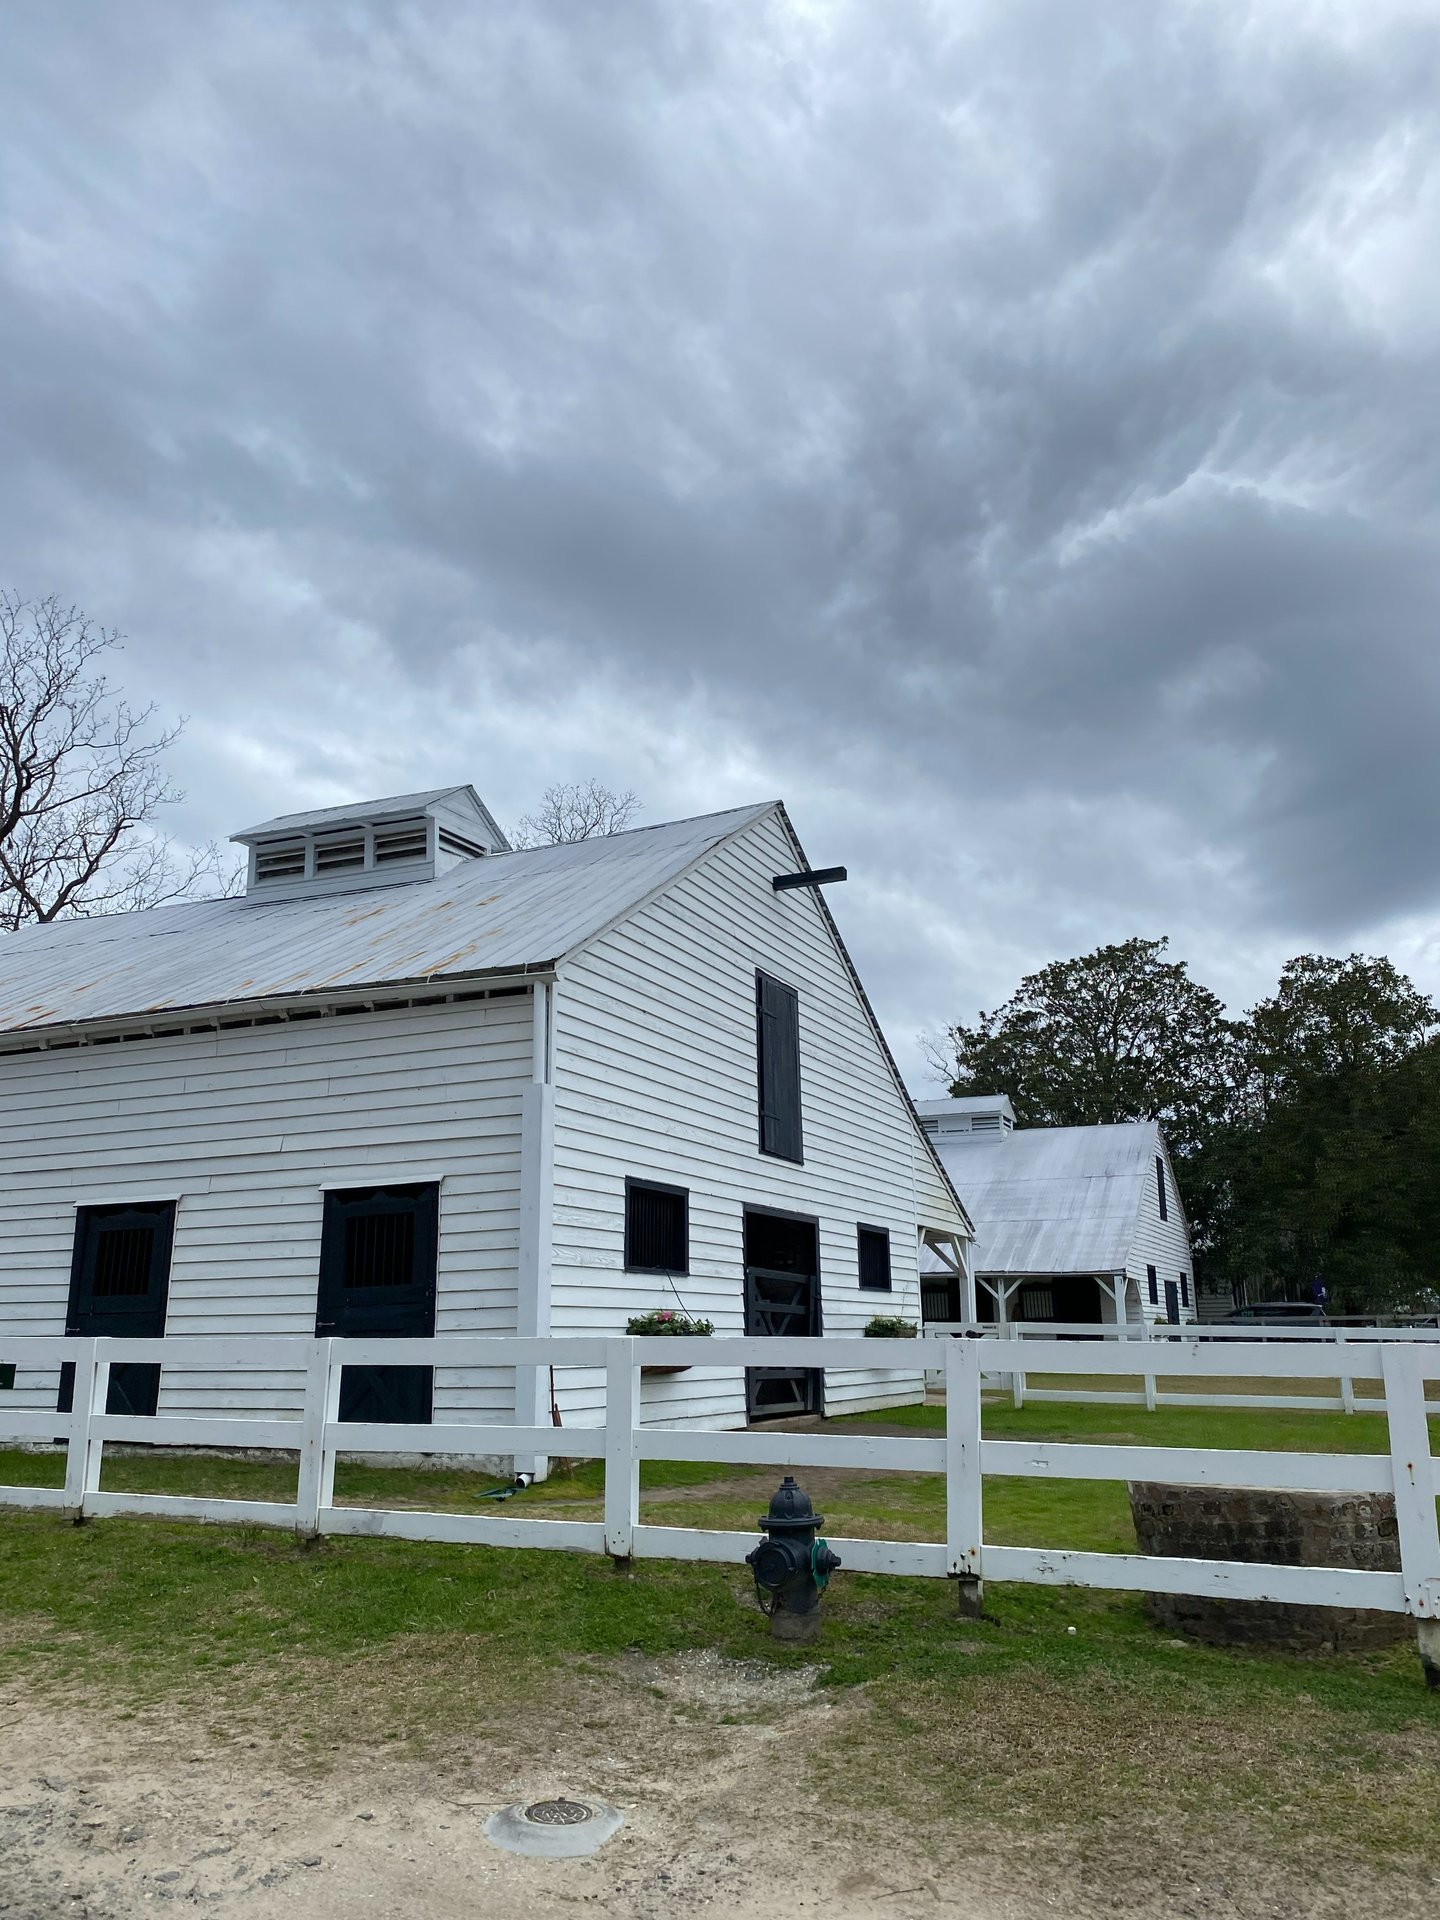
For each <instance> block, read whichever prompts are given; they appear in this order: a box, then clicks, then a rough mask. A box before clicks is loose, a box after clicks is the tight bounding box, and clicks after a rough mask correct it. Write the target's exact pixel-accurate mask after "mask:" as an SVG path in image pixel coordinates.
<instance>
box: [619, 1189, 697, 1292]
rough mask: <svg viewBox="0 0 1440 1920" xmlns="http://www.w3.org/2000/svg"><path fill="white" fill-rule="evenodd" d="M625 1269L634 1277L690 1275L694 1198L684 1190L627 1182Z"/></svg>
mask: <svg viewBox="0 0 1440 1920" xmlns="http://www.w3.org/2000/svg"><path fill="white" fill-rule="evenodd" d="M625 1265H626V1266H627V1267H628V1268H629V1269H630V1270H631V1272H633V1273H688V1272H689V1271H690V1196H689V1194H688V1193H686V1191H685V1189H684V1188H683V1187H654V1186H650V1185H649V1184H648V1183H647V1182H645V1181H642V1180H627V1181H626V1182H625Z"/></svg>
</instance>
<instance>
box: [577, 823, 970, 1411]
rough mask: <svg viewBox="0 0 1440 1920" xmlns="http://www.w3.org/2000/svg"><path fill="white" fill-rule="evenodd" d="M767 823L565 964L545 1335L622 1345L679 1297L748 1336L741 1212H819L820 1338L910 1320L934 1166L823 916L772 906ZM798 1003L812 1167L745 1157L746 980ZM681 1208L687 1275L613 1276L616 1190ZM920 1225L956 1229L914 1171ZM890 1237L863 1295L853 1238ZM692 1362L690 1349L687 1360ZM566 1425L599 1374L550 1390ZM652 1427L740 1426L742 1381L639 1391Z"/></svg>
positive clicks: (776, 861) (857, 1393) (805, 904)
mask: <svg viewBox="0 0 1440 1920" xmlns="http://www.w3.org/2000/svg"><path fill="white" fill-rule="evenodd" d="M795 865H796V856H795V849H794V846H793V844H792V842H791V841H790V839H789V837H788V835H787V834H786V832H785V830H784V828H783V826H782V824H781V823H780V821H779V820H778V819H777V818H776V817H775V816H773V815H771V816H768V817H766V818H763V819H761V820H760V821H758V822H756V823H755V824H754V825H753V826H751V827H749V828H747V829H746V830H745V831H744V832H743V833H742V834H741V835H739V836H737V837H736V838H734V839H732V840H730V841H728V842H727V843H726V844H724V845H723V846H721V847H720V848H718V849H717V850H715V851H714V852H713V853H711V854H709V855H708V856H707V857H706V858H705V859H704V860H703V862H702V863H701V864H700V865H699V866H698V867H696V868H695V869H694V870H692V871H691V872H690V873H689V874H688V875H687V876H685V877H684V878H683V879H681V880H680V881H678V882H677V883H676V884H674V885H673V886H672V887H671V888H670V889H669V890H668V891H667V892H666V893H665V894H664V895H663V896H661V897H660V898H658V899H656V900H653V901H651V902H650V903H649V904H648V905H647V906H645V907H643V908H642V909H641V910H640V911H638V912H637V913H635V914H634V915H632V916H631V917H630V918H629V919H628V920H626V921H625V922H623V923H622V924H621V925H620V926H618V927H616V928H613V929H612V930H611V931H610V932H609V933H607V934H605V935H603V936H602V937H601V938H600V939H599V940H597V941H596V942H595V943H594V944H593V945H592V946H591V947H590V948H588V949H587V950H586V951H585V952H583V953H582V954H580V955H578V956H576V957H575V958H574V959H573V960H570V961H568V962H566V963H565V964H564V966H563V967H562V969H561V972H560V982H559V988H558V995H557V998H558V1012H557V1043H556V1056H555V1057H556V1070H555V1080H556V1092H555V1112H556V1119H555V1197H554V1214H553V1244H554V1262H553V1286H552V1302H551V1324H552V1327H553V1329H554V1331H555V1332H556V1333H557V1334H560V1333H564V1334H571V1333H573V1334H592V1335H593V1334H613V1333H618V1332H623V1330H624V1327H625V1322H626V1319H627V1318H628V1317H629V1315H631V1314H633V1313H638V1312H643V1311H645V1310H647V1309H649V1308H652V1307H665V1306H671V1307H675V1306H679V1305H683V1306H684V1308H685V1309H686V1310H687V1311H689V1312H691V1313H694V1314H700V1315H705V1316H707V1317H708V1318H710V1319H712V1320H714V1322H715V1325H716V1331H717V1333H722V1334H738V1333H740V1332H742V1331H743V1301H742V1268H743V1218H742V1216H743V1210H744V1208H745V1207H746V1206H747V1205H753V1206H760V1207H773V1208H781V1209H786V1210H789V1211H793V1212H796V1213H803V1214H809V1215H814V1216H817V1217H818V1219H819V1222H820V1228H819V1237H820V1268H821V1294H822V1313H823V1320H824V1328H825V1331H826V1332H827V1333H833V1334H845V1333H858V1332H859V1331H860V1330H861V1329H862V1328H863V1327H864V1325H865V1322H866V1321H867V1320H868V1319H869V1318H870V1317H871V1315H872V1314H874V1313H876V1312H887V1313H904V1314H907V1315H909V1316H910V1317H912V1318H915V1319H918V1317H919V1295H918V1278H917V1259H916V1218H917V1192H916V1187H917V1171H916V1168H917V1158H919V1157H925V1158H928V1154H927V1150H926V1149H925V1147H924V1146H923V1144H922V1143H918V1141H917V1129H916V1127H915V1125H914V1122H913V1120H912V1118H911V1115H910V1112H909V1109H908V1107H907V1105H906V1103H905V1101H904V1099H903V1097H902V1095H901V1093H900V1091H899V1089H898V1088H897V1086H896V1083H895V1079H894V1076H893V1074H892V1072H891V1069H890V1066H889V1064H888V1063H887V1061H886V1059H885V1056H884V1053H883V1051H882V1049H881V1047H880V1045H879V1043H878V1041H877V1039H876V1037H875V1033H874V1030H873V1028H872V1026H871V1024H870V1021H869V1018H868V1016H867V1014H866V1011H865V1008H864V1006H863V1003H862V1002H861V1000H860V997H859V995H858V993H857V992H856V989H855V985H854V982H853V980H852V977H851V975H850V972H849V970H848V968H847V967H846V964H845V961H844V959H843V957H842V955H841V953H840V951H839V950H838V948H837V946H836V943H835V940H834V938H833V936H832V934H831V932H830V930H829V927H828V926H827V924H826V921H825V917H824V915H823V913H822V911H821V909H820V906H819V904H818V903H817V900H816V899H815V897H814V896H813V895H812V894H811V893H810V892H809V891H807V890H803V889H801V890H796V891H791V892H786V893H782V894H776V893H775V892H774V891H773V889H772V888H771V884H770V882H771V878H772V876H773V875H775V874H777V873H783V872H787V871H791V870H793V868H794V867H795ZM757 968H761V969H763V970H765V971H766V972H769V973H772V974H773V975H775V977H776V978H777V979H780V980H783V981H785V982H787V983H788V984H789V985H791V986H793V987H795V988H796V989H797V990H798V992H799V996H800V1049H801V1083H802V1113H803V1133H804V1152H805V1163H804V1165H803V1166H798V1167H797V1166H792V1165H790V1164H788V1163H787V1162H785V1161H781V1160H776V1159H773V1158H770V1157H768V1156H766V1155H763V1154H761V1152H760V1151H759V1145H758V1138H757V1129H758V1117H757V1104H758V1101H757V1086H756V1054H755V973H756V969H757ZM627 1176H631V1177H633V1178H636V1179H653V1180H659V1181H662V1182H666V1183H669V1184H672V1185H675V1186H682V1187H685V1188H686V1189H687V1190H688V1192H689V1195H690V1273H689V1275H688V1277H687V1278H685V1279H683V1280H679V1281H677V1282H676V1283H675V1286H674V1287H673V1288H672V1286H671V1285H670V1283H669V1282H668V1281H667V1280H666V1279H664V1278H663V1277H662V1276H657V1275H654V1274H629V1273H626V1272H625V1271H624V1240H625V1180H626V1177H627ZM927 1179H928V1192H927V1201H926V1204H927V1206H928V1207H929V1208H930V1209H931V1211H930V1214H929V1221H928V1223H929V1224H933V1225H938V1226H952V1227H958V1226H959V1224H960V1221H959V1217H958V1215H957V1213H956V1211H955V1207H954V1203H953V1201H952V1200H951V1199H950V1197H949V1194H948V1192H947V1191H946V1190H945V1188H944V1184H943V1182H942V1181H941V1180H940V1179H939V1177H938V1175H937V1174H935V1173H934V1171H933V1168H931V1169H930V1170H929V1172H928V1175H927ZM862 1222H863V1223H864V1224H866V1225H868V1226H877V1227H886V1228H888V1229H889V1232H890V1250H891V1262H892V1273H893V1286H894V1290H893V1292H892V1293H890V1294H888V1295H887V1294H881V1293H868V1292H867V1293H862V1292H861V1291H860V1289H859V1286H858V1252H857V1243H856V1227H857V1224H859V1223H862ZM688 1350H689V1349H687V1351H688ZM921 1380H922V1376H921V1374H920V1372H919V1370H918V1369H917V1371H916V1372H915V1373H914V1374H909V1373H906V1374H896V1373H881V1372H878V1371H877V1372H871V1371H868V1370H867V1371H864V1372H861V1371H855V1370H848V1371H845V1372H843V1373H831V1375H830V1377H829V1381H828V1398H827V1405H828V1407H829V1408H830V1409H831V1410H840V1409H847V1408H856V1407H860V1406H868V1405H884V1404H898V1403H901V1402H905V1401H913V1400H916V1399H918V1398H919V1397H920V1393H921ZM557 1387H558V1392H559V1398H560V1404H561V1408H562V1412H563V1414H564V1417H565V1418H566V1420H567V1421H569V1420H572V1419H574V1420H588V1419H592V1418H594V1417H596V1414H597V1412H598V1409H599V1407H600V1406H601V1404H602V1403H603V1391H602V1384H601V1382H600V1381H599V1379H598V1377H590V1376H579V1375H573V1376H572V1375H570V1374H568V1373H567V1374H565V1375H562V1376H561V1377H560V1378H559V1380H558V1382H557ZM643 1406H644V1413H645V1417H646V1418H647V1419H650V1420H661V1419H663V1420H666V1421H669V1420H679V1421H684V1422H686V1423H693V1424H700V1425H706V1426H717V1425H722V1424H724V1425H734V1424H738V1423H740V1422H742V1421H743V1419H744V1412H745V1402H744V1392H743V1380H742V1376H741V1375H740V1373H739V1372H737V1371H735V1370H733V1369H731V1370H729V1371H724V1370H718V1369H713V1368H710V1369H706V1368H703V1367H701V1366H699V1365H696V1366H694V1367H693V1368H692V1370H691V1372H689V1373H687V1374H681V1375H677V1376H673V1377H670V1378H658V1379H656V1378H652V1379H647V1380H646V1381H645V1382H644V1383H643Z"/></svg>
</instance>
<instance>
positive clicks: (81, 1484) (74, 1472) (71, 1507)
mask: <svg viewBox="0 0 1440 1920" xmlns="http://www.w3.org/2000/svg"><path fill="white" fill-rule="evenodd" d="M103 1352H104V1347H103V1344H102V1343H101V1342H100V1341H98V1340H86V1341H83V1342H80V1343H77V1345H76V1348H75V1390H74V1393H73V1395H72V1397H71V1401H70V1441H69V1445H68V1447H67V1449H66V1453H65V1509H64V1510H65V1512H66V1513H67V1514H68V1515H69V1516H70V1518H71V1519H72V1520H74V1521H75V1522H76V1524H77V1525H78V1524H79V1523H80V1521H82V1520H83V1519H85V1517H86V1514H85V1508H86V1504H87V1502H88V1500H89V1498H90V1496H91V1495H92V1494H94V1493H98V1492H99V1489H100V1467H101V1462H102V1460H103V1458H104V1453H105V1442H104V1441H103V1440H99V1439H97V1438H96V1437H95V1425H94V1423H95V1418H96V1415H97V1414H100V1413H103V1412H104V1410H105V1401H106V1397H107V1395H108V1393H109V1389H110V1363H109V1361H108V1360H105V1359H103V1358H102V1357H101V1356H102V1354H103Z"/></svg>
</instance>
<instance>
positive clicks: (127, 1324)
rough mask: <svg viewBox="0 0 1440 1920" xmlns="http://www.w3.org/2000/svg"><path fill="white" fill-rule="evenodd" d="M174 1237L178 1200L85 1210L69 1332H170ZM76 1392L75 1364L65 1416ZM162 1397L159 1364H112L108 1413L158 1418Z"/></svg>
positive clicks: (65, 1371)
mask: <svg viewBox="0 0 1440 1920" xmlns="http://www.w3.org/2000/svg"><path fill="white" fill-rule="evenodd" d="M174 1232H175V1203H174V1202H173V1201H171V1200H161V1201H156V1202H153V1203H148V1204H147V1203H143V1202H142V1203H137V1204H136V1205H134V1206H109V1207H77V1208H76V1211H75V1251H74V1254H73V1256H72V1258H71V1264H70V1298H69V1303H68V1305H67V1307H66V1310H65V1331H66V1333H72V1334H74V1333H78V1334H98V1335H102V1336H105V1335H108V1336H109V1337H111V1338H114V1339H126V1338H129V1339H132V1340H157V1339H159V1338H160V1336H161V1335H162V1334H163V1333H164V1331H165V1310H166V1305H167V1302H168V1299H169V1293H170V1248H171V1243H172V1241H173V1238H174ZM74 1388H75V1365H74V1362H73V1361H66V1362H65V1364H64V1365H63V1366H62V1367H61V1369H60V1395H59V1398H58V1400H57V1401H56V1403H55V1404H56V1409H57V1411H59V1412H61V1413H68V1412H69V1410H70V1407H71V1405H72V1403H73V1395H74ZM159 1396H160V1369H159V1367H158V1366H155V1365H153V1364H152V1363H151V1362H149V1361H125V1362H117V1363H116V1364H115V1365H114V1366H112V1367H111V1369H110V1390H109V1395H108V1397H107V1399H106V1402H105V1411H106V1412H107V1413H126V1414H140V1415H148V1414H153V1413H154V1412H155V1410H156V1408H157V1406H158V1405H159Z"/></svg>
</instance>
